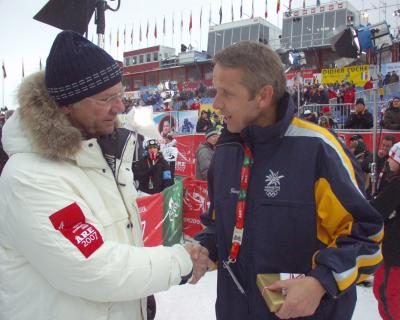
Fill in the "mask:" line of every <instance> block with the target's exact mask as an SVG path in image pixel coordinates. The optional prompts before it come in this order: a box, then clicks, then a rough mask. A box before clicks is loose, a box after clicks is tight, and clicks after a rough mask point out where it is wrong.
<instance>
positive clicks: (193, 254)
mask: <svg viewBox="0 0 400 320" xmlns="http://www.w3.org/2000/svg"><path fill="white" fill-rule="evenodd" d="M184 247H185V249H186V250H187V251H188V252H189V254H190V258H191V259H192V262H193V276H192V280H191V281H190V282H189V283H190V284H196V283H197V282H198V281H199V280H200V278H201V277H202V276H203V275H204V274H205V273H206V272H207V270H208V267H209V266H211V264H212V261H211V260H210V259H209V258H208V250H207V249H206V248H204V247H203V246H201V245H199V244H189V243H187V244H185V245H184Z"/></svg>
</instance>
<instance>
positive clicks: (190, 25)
mask: <svg viewBox="0 0 400 320" xmlns="http://www.w3.org/2000/svg"><path fill="white" fill-rule="evenodd" d="M192 27H193V21H192V11H190V20H189V33H192Z"/></svg>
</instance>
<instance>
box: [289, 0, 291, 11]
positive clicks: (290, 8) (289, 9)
mask: <svg viewBox="0 0 400 320" xmlns="http://www.w3.org/2000/svg"><path fill="white" fill-rule="evenodd" d="M289 11H292V0H289Z"/></svg>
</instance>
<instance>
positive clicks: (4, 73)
mask: <svg viewBox="0 0 400 320" xmlns="http://www.w3.org/2000/svg"><path fill="white" fill-rule="evenodd" d="M1 68H2V69H3V79H5V78H7V72H6V67H5V66H4V61H3V64H2V66H1Z"/></svg>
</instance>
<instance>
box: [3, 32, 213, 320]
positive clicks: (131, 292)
mask: <svg viewBox="0 0 400 320" xmlns="http://www.w3.org/2000/svg"><path fill="white" fill-rule="evenodd" d="M122 96H123V87H122V84H121V70H120V68H119V66H118V64H117V63H116V62H115V61H114V59H113V58H112V57H111V56H110V55H108V54H107V53H106V52H105V51H104V50H102V49H101V48H99V47H97V46H95V45H93V44H92V43H91V42H89V41H88V40H87V39H85V38H83V37H81V36H80V35H79V34H76V33H74V32H71V31H64V32H61V33H60V34H59V35H58V36H57V38H56V39H55V41H54V43H53V46H52V48H51V51H50V54H49V56H48V58H47V64H46V71H45V72H39V73H37V74H33V75H32V76H30V77H27V78H26V79H25V80H24V82H23V83H22V85H21V87H20V89H19V93H18V97H19V104H20V108H19V109H18V111H17V112H16V114H15V115H14V116H13V117H11V118H10V120H9V121H8V122H7V123H6V125H5V127H4V131H3V144H4V149H5V150H6V152H7V153H8V155H9V156H10V159H9V161H8V162H7V165H6V166H5V168H4V171H3V174H2V176H1V178H0V193H1V198H0V284H1V299H0V318H1V319H4V320H8V319H10V320H11V319H12V320H22V319H31V318H35V319H41V320H47V319H48V320H50V319H52V320H54V319H82V320H83V319H108V320H128V319H146V318H147V315H146V297H147V296H148V295H151V294H153V293H155V292H157V291H162V290H166V289H168V288H169V287H171V286H173V285H176V284H179V283H183V282H185V281H186V280H188V278H189V277H190V275H191V273H192V261H191V256H190V254H191V255H192V260H193V261H195V263H196V264H195V268H194V269H193V277H194V281H193V282H195V281H196V280H197V279H198V278H199V277H200V276H201V274H202V273H204V272H205V270H206V268H207V266H206V263H207V259H208V258H207V256H206V255H207V250H205V249H202V248H201V247H200V246H186V247H183V246H181V245H175V246H173V247H170V248H167V247H162V246H160V247H154V248H144V247H143V241H142V237H141V236H142V230H141V228H140V220H139V214H138V208H137V206H136V203H135V198H136V190H135V189H134V186H133V175H132V170H131V164H132V156H133V150H134V146H135V141H134V140H133V135H132V134H131V133H129V132H125V131H124V132H121V131H117V130H116V129H115V119H116V115H117V113H119V112H122V111H123V110H124V105H123V103H122V100H121V98H122ZM189 253H190V254H189Z"/></svg>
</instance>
